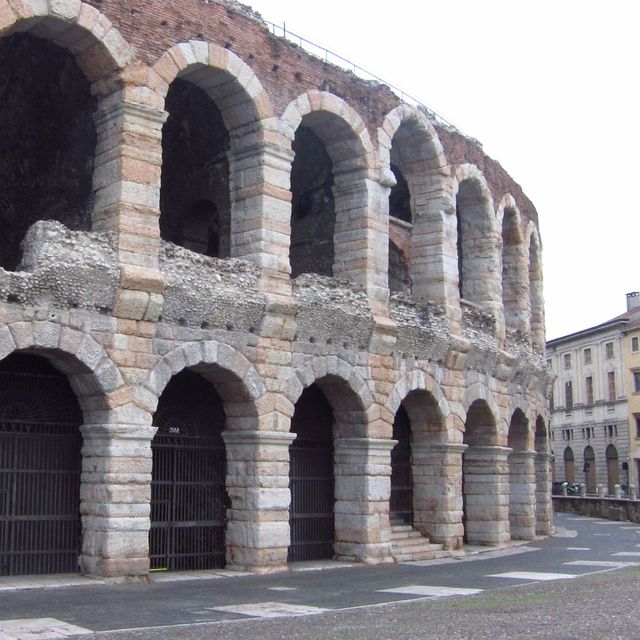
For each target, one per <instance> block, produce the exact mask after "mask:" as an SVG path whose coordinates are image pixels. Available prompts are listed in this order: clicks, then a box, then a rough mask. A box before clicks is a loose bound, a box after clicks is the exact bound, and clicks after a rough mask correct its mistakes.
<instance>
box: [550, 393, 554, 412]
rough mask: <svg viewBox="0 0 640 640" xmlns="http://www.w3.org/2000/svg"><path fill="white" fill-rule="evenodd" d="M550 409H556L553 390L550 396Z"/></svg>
mask: <svg viewBox="0 0 640 640" xmlns="http://www.w3.org/2000/svg"><path fill="white" fill-rule="evenodd" d="M549 408H550V410H551V411H553V410H554V409H555V402H554V400H553V390H552V391H551V395H550V396H549Z"/></svg>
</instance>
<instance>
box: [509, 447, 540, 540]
mask: <svg viewBox="0 0 640 640" xmlns="http://www.w3.org/2000/svg"><path fill="white" fill-rule="evenodd" d="M535 456H536V454H535V452H534V451H513V452H511V453H510V454H509V526H510V530H511V539H512V540H533V539H534V538H535V534H536V495H535V493H536V487H535V480H536V476H535V469H534V459H535Z"/></svg>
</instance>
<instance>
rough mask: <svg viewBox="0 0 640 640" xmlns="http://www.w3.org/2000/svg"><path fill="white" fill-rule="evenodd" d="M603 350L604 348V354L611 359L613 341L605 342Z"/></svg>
mask: <svg viewBox="0 0 640 640" xmlns="http://www.w3.org/2000/svg"><path fill="white" fill-rule="evenodd" d="M604 350H605V354H606V356H607V359H609V360H610V359H611V358H613V342H607V343H606V344H605V345H604Z"/></svg>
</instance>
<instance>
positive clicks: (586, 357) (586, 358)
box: [584, 349, 591, 364]
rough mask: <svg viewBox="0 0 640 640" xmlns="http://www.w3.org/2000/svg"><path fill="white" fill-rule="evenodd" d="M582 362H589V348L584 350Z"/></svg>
mask: <svg viewBox="0 0 640 640" xmlns="http://www.w3.org/2000/svg"><path fill="white" fill-rule="evenodd" d="M584 363H585V364H591V349H585V350H584Z"/></svg>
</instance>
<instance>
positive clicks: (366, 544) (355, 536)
mask: <svg viewBox="0 0 640 640" xmlns="http://www.w3.org/2000/svg"><path fill="white" fill-rule="evenodd" d="M394 445H395V440H377V439H374V438H339V439H337V440H336V441H335V498H336V502H335V536H336V541H335V552H336V557H337V558H338V559H340V560H350V561H359V562H366V563H370V564H376V563H379V562H392V558H391V551H390V541H391V528H390V524H389V498H390V497H391V449H393V447H394Z"/></svg>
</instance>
